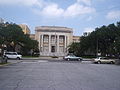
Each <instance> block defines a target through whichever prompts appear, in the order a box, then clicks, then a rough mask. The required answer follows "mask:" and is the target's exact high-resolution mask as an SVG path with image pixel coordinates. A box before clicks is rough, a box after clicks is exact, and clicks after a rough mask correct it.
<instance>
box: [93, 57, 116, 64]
mask: <svg viewBox="0 0 120 90" xmlns="http://www.w3.org/2000/svg"><path fill="white" fill-rule="evenodd" d="M94 63H98V64H101V63H111V64H114V63H115V60H113V59H108V58H107V57H98V58H96V59H94Z"/></svg>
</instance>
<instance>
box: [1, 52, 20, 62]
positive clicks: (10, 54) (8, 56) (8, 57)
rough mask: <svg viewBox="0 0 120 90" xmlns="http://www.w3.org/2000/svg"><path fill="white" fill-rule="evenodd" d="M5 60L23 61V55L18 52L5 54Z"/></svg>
mask: <svg viewBox="0 0 120 90" xmlns="http://www.w3.org/2000/svg"><path fill="white" fill-rule="evenodd" d="M3 58H7V59H18V60H20V59H22V55H20V54H18V53H17V52H4V55H3Z"/></svg>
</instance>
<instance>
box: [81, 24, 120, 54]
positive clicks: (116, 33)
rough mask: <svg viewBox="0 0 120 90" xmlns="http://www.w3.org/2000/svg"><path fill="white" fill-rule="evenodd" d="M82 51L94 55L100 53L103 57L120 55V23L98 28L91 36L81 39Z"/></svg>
mask: <svg viewBox="0 0 120 90" xmlns="http://www.w3.org/2000/svg"><path fill="white" fill-rule="evenodd" d="M80 48H81V49H80V50H81V51H82V52H83V53H84V54H85V52H87V51H90V52H93V53H94V54H95V53H96V55H97V53H98V52H100V53H101V54H102V56H106V55H107V56H113V55H116V54H120V22H117V25H115V24H109V25H108V26H105V25H104V26H102V27H100V28H96V29H95V31H93V32H91V34H90V35H88V36H86V37H84V36H82V37H81V42H80Z"/></svg>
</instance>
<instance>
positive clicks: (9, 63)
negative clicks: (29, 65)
mask: <svg viewBox="0 0 120 90" xmlns="http://www.w3.org/2000/svg"><path fill="white" fill-rule="evenodd" d="M20 62H22V61H18V62H14V63H12V62H7V63H6V64H2V65H0V67H2V66H7V65H12V64H16V63H20Z"/></svg>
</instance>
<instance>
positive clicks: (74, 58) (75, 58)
mask: <svg viewBox="0 0 120 90" xmlns="http://www.w3.org/2000/svg"><path fill="white" fill-rule="evenodd" d="M64 60H67V61H70V60H78V61H82V58H81V57H76V56H75V55H67V56H65V57H64Z"/></svg>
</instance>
